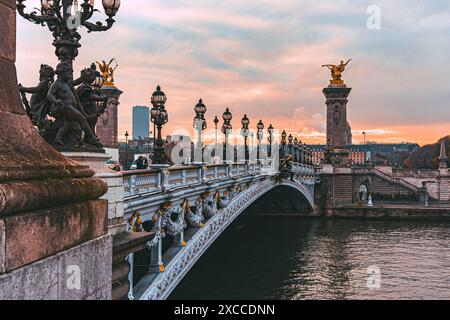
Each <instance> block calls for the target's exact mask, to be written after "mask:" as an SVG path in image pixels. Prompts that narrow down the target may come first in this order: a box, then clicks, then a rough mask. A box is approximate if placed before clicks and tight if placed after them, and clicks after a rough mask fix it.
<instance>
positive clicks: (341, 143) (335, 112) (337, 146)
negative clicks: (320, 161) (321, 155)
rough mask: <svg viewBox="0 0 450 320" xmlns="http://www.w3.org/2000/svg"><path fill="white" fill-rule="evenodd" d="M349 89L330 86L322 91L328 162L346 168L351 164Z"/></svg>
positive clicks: (343, 86)
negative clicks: (325, 116) (348, 119)
mask: <svg viewBox="0 0 450 320" xmlns="http://www.w3.org/2000/svg"><path fill="white" fill-rule="evenodd" d="M351 90H352V89H351V88H347V86H346V85H344V84H342V85H337V84H330V85H329V86H328V87H327V88H324V89H323V93H324V95H325V98H326V104H327V145H328V150H329V151H328V154H327V155H326V158H327V160H328V161H329V162H331V163H333V164H335V165H340V166H348V165H350V164H351V161H350V152H349V150H348V148H347V143H348V122H347V102H348V96H349V94H350V91H351Z"/></svg>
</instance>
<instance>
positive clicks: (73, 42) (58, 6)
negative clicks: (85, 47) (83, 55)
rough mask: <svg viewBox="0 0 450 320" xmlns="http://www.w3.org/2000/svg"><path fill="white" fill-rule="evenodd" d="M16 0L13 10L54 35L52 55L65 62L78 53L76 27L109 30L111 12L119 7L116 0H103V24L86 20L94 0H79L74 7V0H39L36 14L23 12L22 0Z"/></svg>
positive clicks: (78, 38)
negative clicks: (53, 51) (104, 16)
mask: <svg viewBox="0 0 450 320" xmlns="http://www.w3.org/2000/svg"><path fill="white" fill-rule="evenodd" d="M16 2H17V12H18V13H19V14H20V15H21V16H22V17H23V18H25V19H26V20H28V21H30V22H32V23H35V24H40V25H42V26H47V27H48V29H49V30H50V31H51V32H52V35H53V38H54V40H53V46H55V48H56V50H55V54H56V56H57V57H58V59H59V61H60V62H64V63H68V64H70V66H72V64H73V60H75V58H76V57H77V56H78V48H80V47H81V45H80V43H79V40H80V39H81V35H80V34H79V33H78V32H77V29H78V27H80V26H83V27H85V28H86V29H87V30H88V32H100V31H106V30H109V29H111V27H112V26H113V25H114V23H115V20H114V16H115V15H116V13H117V12H118V10H119V7H120V0H103V1H102V4H103V9H104V11H105V14H106V15H107V16H108V18H107V19H106V24H103V23H102V22H96V23H92V22H89V20H90V19H91V18H92V16H93V15H94V12H96V11H98V10H96V9H95V8H94V0H80V2H82V3H81V5H80V7H81V8H79V7H78V0H41V9H40V10H39V11H40V12H39V13H40V14H38V13H37V12H36V11H32V12H30V13H25V9H26V6H25V4H24V2H25V0H17V1H16ZM72 13H73V14H72Z"/></svg>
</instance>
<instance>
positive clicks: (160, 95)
mask: <svg viewBox="0 0 450 320" xmlns="http://www.w3.org/2000/svg"><path fill="white" fill-rule="evenodd" d="M166 101H167V97H166V95H165V94H164V92H163V91H161V87H160V86H157V87H156V91H155V92H153V94H152V99H151V102H152V105H153V106H154V107H162V106H164V104H165V103H166Z"/></svg>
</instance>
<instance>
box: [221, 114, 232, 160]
mask: <svg viewBox="0 0 450 320" xmlns="http://www.w3.org/2000/svg"><path fill="white" fill-rule="evenodd" d="M222 119H223V125H222V133H223V134H224V135H225V141H224V146H223V160H224V161H226V160H227V146H228V137H229V135H230V133H231V130H232V129H233V126H232V125H231V119H233V115H232V113H231V112H230V109H229V108H227V109H226V110H225V112H224V113H223V114H222Z"/></svg>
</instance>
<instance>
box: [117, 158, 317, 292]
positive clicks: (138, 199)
mask: <svg viewBox="0 0 450 320" xmlns="http://www.w3.org/2000/svg"><path fill="white" fill-rule="evenodd" d="M292 172H293V174H294V175H293V177H292V179H280V178H279V177H278V173H279V170H278V162H277V163H275V162H274V161H273V160H261V161H248V162H239V163H224V164H212V165H206V164H200V165H193V166H184V167H170V168H168V167H163V168H161V169H151V170H141V171H127V172H123V182H124V183H123V185H124V211H125V218H126V219H130V218H131V217H132V216H133V214H134V213H136V212H140V214H141V216H140V217H141V219H142V224H143V225H144V226H145V229H148V230H149V231H150V230H151V231H152V232H153V233H154V234H155V237H154V238H153V239H152V240H151V241H150V242H148V243H147V248H148V249H150V250H151V254H150V256H151V257H150V261H149V267H148V270H149V272H148V273H147V274H146V275H145V276H144V277H143V278H142V279H140V280H139V282H138V283H137V285H136V286H135V287H134V288H133V287H131V288H130V292H129V298H134V299H142V300H159V299H165V298H167V297H168V296H169V295H170V293H171V292H172V291H173V290H174V289H175V287H176V286H177V284H178V283H179V282H180V281H181V280H182V279H183V277H184V276H185V275H186V274H187V273H188V272H189V270H190V269H191V268H192V267H193V266H194V265H195V263H196V261H197V260H198V259H199V258H200V257H201V256H202V255H203V253H204V252H205V251H206V250H207V249H208V247H209V246H210V245H211V244H212V243H213V242H214V241H215V240H216V239H217V238H218V237H219V236H220V235H221V234H222V233H223V232H224V231H225V230H226V229H227V227H228V226H229V225H230V224H231V223H232V222H233V221H234V220H235V219H236V218H237V217H239V215H241V214H242V213H243V212H244V211H245V210H246V209H247V208H248V207H249V206H250V205H251V204H253V203H254V202H255V201H256V200H258V199H259V198H260V197H261V196H263V195H265V194H268V193H270V192H271V191H272V190H274V189H276V188H278V187H280V186H285V187H288V188H291V189H293V190H295V191H296V192H297V193H298V198H299V199H300V200H301V201H304V202H305V203H307V205H308V206H309V207H310V209H311V212H313V213H314V214H317V212H316V209H315V206H314V187H315V184H316V183H317V173H316V172H315V170H314V167H313V166H311V165H307V164H303V163H297V162H295V163H293V165H292ZM165 238H170V239H173V241H172V243H169V246H164V247H167V248H165V250H163V241H165ZM166 240H167V239H166ZM129 262H130V264H132V262H133V255H131V256H130V257H129ZM131 268H133V267H132V266H131ZM132 278H133V273H132V272H131V273H130V283H133V279H132Z"/></svg>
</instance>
